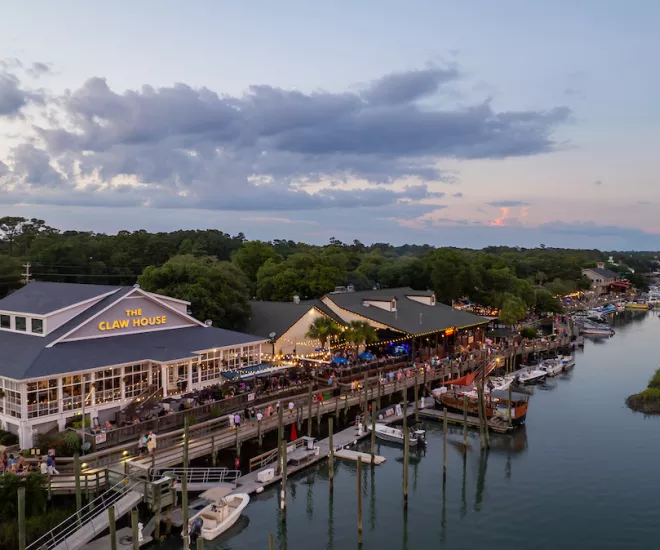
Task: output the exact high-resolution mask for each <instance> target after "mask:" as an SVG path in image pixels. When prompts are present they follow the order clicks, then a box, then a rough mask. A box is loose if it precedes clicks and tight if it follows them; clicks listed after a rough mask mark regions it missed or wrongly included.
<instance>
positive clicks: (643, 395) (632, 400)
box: [626, 369, 660, 414]
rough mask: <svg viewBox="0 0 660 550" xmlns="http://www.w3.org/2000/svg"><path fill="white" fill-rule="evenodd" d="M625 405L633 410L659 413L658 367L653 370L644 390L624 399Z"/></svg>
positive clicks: (659, 370) (659, 380)
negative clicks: (653, 372)
mask: <svg viewBox="0 0 660 550" xmlns="http://www.w3.org/2000/svg"><path fill="white" fill-rule="evenodd" d="M626 406H627V407H628V408H629V409H632V410H633V411H635V412H641V413H644V414H660V369H658V370H656V371H655V374H654V375H653V378H651V380H649V385H648V386H647V387H646V389H645V390H644V391H642V392H640V393H634V394H633V395H631V396H629V397H628V398H627V399H626Z"/></svg>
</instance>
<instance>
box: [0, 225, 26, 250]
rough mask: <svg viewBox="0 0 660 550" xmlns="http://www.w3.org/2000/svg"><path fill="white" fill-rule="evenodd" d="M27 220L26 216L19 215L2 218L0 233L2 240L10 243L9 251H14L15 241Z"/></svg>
mask: <svg viewBox="0 0 660 550" xmlns="http://www.w3.org/2000/svg"><path fill="white" fill-rule="evenodd" d="M26 222H27V220H26V219H25V218H21V217H19V216H4V217H2V218H0V233H2V240H4V241H6V242H7V244H8V245H9V253H10V254H13V252H14V241H15V240H16V237H18V235H20V233H21V229H22V227H23V225H24V224H25V223H26Z"/></svg>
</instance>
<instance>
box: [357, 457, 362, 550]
mask: <svg viewBox="0 0 660 550" xmlns="http://www.w3.org/2000/svg"><path fill="white" fill-rule="evenodd" d="M356 477H357V524H358V544H362V458H361V457H360V456H358V460H357V476H356Z"/></svg>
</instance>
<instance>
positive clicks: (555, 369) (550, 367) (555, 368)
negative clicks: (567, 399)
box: [538, 358, 564, 376]
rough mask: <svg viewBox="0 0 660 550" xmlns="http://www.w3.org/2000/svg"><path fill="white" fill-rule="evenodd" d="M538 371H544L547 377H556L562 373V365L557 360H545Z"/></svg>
mask: <svg viewBox="0 0 660 550" xmlns="http://www.w3.org/2000/svg"><path fill="white" fill-rule="evenodd" d="M538 370H541V371H545V372H546V374H547V375H548V376H557V375H558V374H560V373H562V372H564V365H563V364H562V362H561V360H560V359H559V358H556V359H545V360H544V361H543V362H542V363H541V365H540V366H539V369H538Z"/></svg>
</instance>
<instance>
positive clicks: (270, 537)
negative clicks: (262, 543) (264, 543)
mask: <svg viewBox="0 0 660 550" xmlns="http://www.w3.org/2000/svg"><path fill="white" fill-rule="evenodd" d="M268 550H275V537H274V536H273V533H268Z"/></svg>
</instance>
